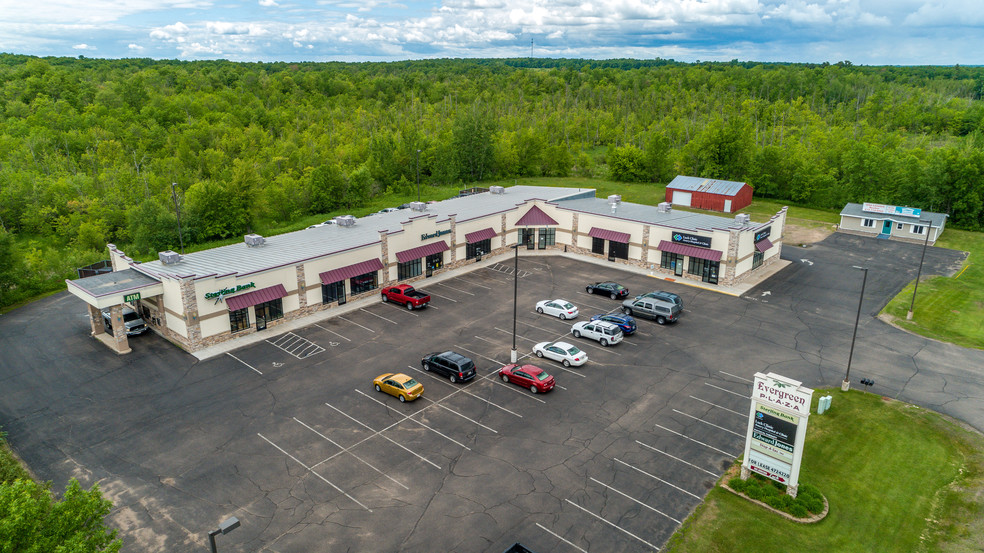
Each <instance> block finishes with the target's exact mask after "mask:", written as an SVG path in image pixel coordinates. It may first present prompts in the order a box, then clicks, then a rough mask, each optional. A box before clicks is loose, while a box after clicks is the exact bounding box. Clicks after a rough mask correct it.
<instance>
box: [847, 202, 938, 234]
mask: <svg viewBox="0 0 984 553" xmlns="http://www.w3.org/2000/svg"><path fill="white" fill-rule="evenodd" d="M862 207H863V206H862V205H861V204H854V203H849V204H847V205H845V206H844V209H842V210H841V212H840V214H841V215H847V216H848V217H858V218H862V219H874V220H876V221H884V220H889V221H892V222H895V223H909V224H914V225H919V224H921V223H920V222H919V221H920V220H922V221H930V225H929V226H931V227H933V228H940V227H942V226H943V223H945V222H946V218H947V217H949V215H947V214H946V213H933V212H932V211H923V212H922V213H920V214H919V216H918V217H904V216H902V215H893V214H888V213H871V212H869V211H864V210H863V209H862Z"/></svg>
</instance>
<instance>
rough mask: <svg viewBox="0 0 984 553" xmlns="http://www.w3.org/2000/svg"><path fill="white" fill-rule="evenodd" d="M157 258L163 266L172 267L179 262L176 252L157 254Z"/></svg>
mask: <svg viewBox="0 0 984 553" xmlns="http://www.w3.org/2000/svg"><path fill="white" fill-rule="evenodd" d="M157 257H159V258H160V260H161V263H163V264H165V265H174V264H175V263H177V262H178V261H181V255H180V254H178V252H172V251H171V250H167V251H166V252H159V253H158V254H157Z"/></svg>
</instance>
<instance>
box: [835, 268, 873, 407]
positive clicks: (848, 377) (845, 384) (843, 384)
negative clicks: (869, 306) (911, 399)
mask: <svg viewBox="0 0 984 553" xmlns="http://www.w3.org/2000/svg"><path fill="white" fill-rule="evenodd" d="M854 268H855V269H859V270H861V271H864V277H863V278H862V279H861V296H860V297H859V298H858V315H857V317H855V318H854V334H852V335H851V351H850V353H848V354H847V374H845V375H844V382H841V391H842V392H846V391H848V390H850V389H851V359H852V358H853V357H854V340H855V339H856V338H857V337H858V322H860V321H861V304H862V303H863V302H864V285H865V283H867V282H868V268H867V267H858V266H857V265H855V266H854Z"/></svg>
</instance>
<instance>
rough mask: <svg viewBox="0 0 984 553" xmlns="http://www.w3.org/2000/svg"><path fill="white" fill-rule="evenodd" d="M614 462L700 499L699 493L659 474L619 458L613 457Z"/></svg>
mask: <svg viewBox="0 0 984 553" xmlns="http://www.w3.org/2000/svg"><path fill="white" fill-rule="evenodd" d="M615 462H616V463H622V464H623V465H625V466H627V467H629V468H630V469H632V470H635V471H638V472H641V473H642V474H645V475H646V476H648V477H650V478H652V479H654V480H658V481H660V482H662V483H664V484H666V485H667V486H669V487H671V488H674V489H676V490H679V491H681V492H683V493H685V494H687V495H689V496H691V497H693V498H694V499H696V500H697V501H700V496H699V495H697V494H694V493H691V492H688V491H687V490H685V489H683V488H681V487H680V486H677V485H675V484H671V483H669V482H667V481H666V480H663V479H662V478H660V477H659V476H656V475H655V474H649V473H648V472H646V471H644V470H642V469H641V468H639V467H635V466H632V465H630V464H628V463H626V462H625V461H623V460H621V459H615ZM677 522H680V521H679V520H678V521H677Z"/></svg>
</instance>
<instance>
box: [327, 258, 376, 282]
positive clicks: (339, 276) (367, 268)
mask: <svg viewBox="0 0 984 553" xmlns="http://www.w3.org/2000/svg"><path fill="white" fill-rule="evenodd" d="M382 268H383V262H382V261H380V260H379V259H378V258H373V259H369V260H366V261H360V262H358V263H353V264H351V265H347V266H345V267H341V268H339V269H332V270H330V271H325V272H323V273H320V274H318V277H320V278H321V283H322V284H331V283H333V282H340V281H342V280H345V279H347V278H352V277H356V276H359V275H364V274H366V273H371V272H373V271H378V270H380V269H382Z"/></svg>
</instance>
